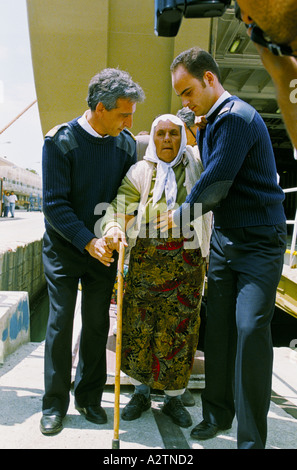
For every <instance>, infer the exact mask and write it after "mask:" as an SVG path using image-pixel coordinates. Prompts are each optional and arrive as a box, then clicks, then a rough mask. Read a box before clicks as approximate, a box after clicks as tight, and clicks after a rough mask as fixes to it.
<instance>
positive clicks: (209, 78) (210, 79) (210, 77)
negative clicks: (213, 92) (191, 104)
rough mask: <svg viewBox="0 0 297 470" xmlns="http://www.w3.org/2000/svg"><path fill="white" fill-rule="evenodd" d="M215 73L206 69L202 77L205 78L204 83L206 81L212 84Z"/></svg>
mask: <svg viewBox="0 0 297 470" xmlns="http://www.w3.org/2000/svg"><path fill="white" fill-rule="evenodd" d="M215 78H216V76H215V74H214V73H212V72H210V71H209V70H207V71H206V72H205V73H204V75H203V79H204V80H205V83H208V84H209V85H210V86H213V84H214V82H215Z"/></svg>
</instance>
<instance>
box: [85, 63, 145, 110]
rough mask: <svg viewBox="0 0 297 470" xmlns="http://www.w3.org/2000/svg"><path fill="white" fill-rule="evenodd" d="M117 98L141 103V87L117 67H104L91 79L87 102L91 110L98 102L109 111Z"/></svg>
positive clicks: (142, 95)
mask: <svg viewBox="0 0 297 470" xmlns="http://www.w3.org/2000/svg"><path fill="white" fill-rule="evenodd" d="M119 98H123V99H127V100H129V101H131V102H132V103H141V102H143V101H144V99H145V95H144V92H143V90H142V88H141V87H140V86H139V85H138V84H137V83H135V82H133V80H132V78H131V76H130V75H129V74H128V73H127V72H124V71H122V70H119V69H113V68H107V69H104V70H102V71H101V72H99V73H98V74H97V75H95V76H94V77H93V78H92V79H91V81H90V84H89V92H88V97H87V103H88V105H89V108H90V109H91V110H92V111H95V109H96V106H97V104H98V103H100V102H101V103H103V105H104V107H105V108H106V109H107V110H108V111H110V110H111V109H114V108H116V106H117V100H118V99H119Z"/></svg>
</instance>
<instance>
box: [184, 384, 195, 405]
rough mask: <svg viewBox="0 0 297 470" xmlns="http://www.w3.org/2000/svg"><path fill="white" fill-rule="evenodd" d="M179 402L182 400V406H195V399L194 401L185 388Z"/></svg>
mask: <svg viewBox="0 0 297 470" xmlns="http://www.w3.org/2000/svg"><path fill="white" fill-rule="evenodd" d="M181 400H182V402H183V404H184V406H194V405H195V399H194V397H193V395H192V393H191V392H190V390H189V389H187V388H186V390H185V391H184V393H183V394H182V396H181Z"/></svg>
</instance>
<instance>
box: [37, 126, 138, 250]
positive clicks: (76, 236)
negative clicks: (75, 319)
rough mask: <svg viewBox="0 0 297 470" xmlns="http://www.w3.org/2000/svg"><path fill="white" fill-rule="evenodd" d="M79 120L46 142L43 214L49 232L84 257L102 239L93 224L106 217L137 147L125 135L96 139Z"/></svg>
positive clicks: (59, 130)
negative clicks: (94, 240) (95, 240)
mask: <svg viewBox="0 0 297 470" xmlns="http://www.w3.org/2000/svg"><path fill="white" fill-rule="evenodd" d="M77 120H78V118H76V119H74V120H73V121H70V122H69V123H68V124H65V125H62V126H58V127H57V128H54V129H53V130H52V131H51V132H49V134H48V135H47V136H46V137H45V141H44V146H43V158H42V174H43V211H44V215H45V227H46V230H47V232H48V233H49V234H50V233H51V232H54V233H56V234H57V233H58V234H59V235H61V236H62V237H63V238H65V239H66V240H68V241H69V242H71V243H72V244H73V245H75V246H76V248H78V249H79V250H80V251H81V252H83V251H84V248H85V246H86V245H87V243H88V242H89V241H90V240H91V239H92V238H94V237H95V235H96V236H98V235H100V234H99V233H98V232H97V226H99V224H98V225H96V228H95V224H96V221H98V219H99V218H100V216H102V215H104V213H103V214H102V208H103V207H104V206H105V205H107V204H108V203H110V202H111V201H112V200H113V199H114V198H115V196H116V194H117V190H118V187H119V186H120V184H121V181H122V179H123V177H124V176H125V174H126V172H127V171H128V169H129V168H130V166H131V165H132V164H133V163H135V162H136V144H135V140H134V139H133V137H132V136H131V134H130V133H129V132H128V131H125V130H124V131H123V132H121V134H120V135H119V136H117V137H111V136H108V137H106V138H100V137H93V136H92V135H90V134H89V133H88V132H86V131H85V130H84V129H83V128H82V127H81V126H80V125H79V124H78V122H77ZM100 203H106V204H100ZM98 204H100V205H99V206H97V205H98ZM96 206H97V210H96V214H94V210H95V207H96ZM95 232H96V233H95Z"/></svg>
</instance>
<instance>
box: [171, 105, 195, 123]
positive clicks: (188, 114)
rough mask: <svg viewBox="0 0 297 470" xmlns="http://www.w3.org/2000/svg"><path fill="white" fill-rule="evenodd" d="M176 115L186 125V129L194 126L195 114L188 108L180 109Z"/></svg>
mask: <svg viewBox="0 0 297 470" xmlns="http://www.w3.org/2000/svg"><path fill="white" fill-rule="evenodd" d="M176 115H177V117H179V118H180V119H181V120H182V121H183V122H184V123H185V124H186V126H187V127H188V128H189V127H192V126H194V124H195V113H194V111H192V110H191V109H190V108H181V109H179V110H178V111H177V113H176Z"/></svg>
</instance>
